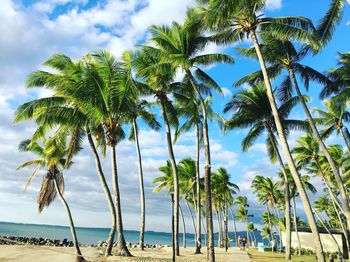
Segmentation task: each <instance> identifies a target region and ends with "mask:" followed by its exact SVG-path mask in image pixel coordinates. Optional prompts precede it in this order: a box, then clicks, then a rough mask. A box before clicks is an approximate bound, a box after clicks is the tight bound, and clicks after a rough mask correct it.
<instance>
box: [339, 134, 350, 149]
mask: <svg viewBox="0 0 350 262" xmlns="http://www.w3.org/2000/svg"><path fill="white" fill-rule="evenodd" d="M340 133H341V136H342V138H343V140H344V143H345V145H346V147H347V148H348V152H350V145H349V143H348V140H347V139H346V136H345V134H344V130H343V129H342V128H341V129H340Z"/></svg>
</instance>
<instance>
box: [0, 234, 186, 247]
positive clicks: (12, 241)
mask: <svg viewBox="0 0 350 262" xmlns="http://www.w3.org/2000/svg"><path fill="white" fill-rule="evenodd" d="M1 245H4V246H13V245H19V246H21V245H28V246H49V247H73V246H74V243H73V241H71V240H68V239H67V238H64V239H63V240H60V239H51V238H42V237H21V236H0V246H1ZM116 245H117V242H114V244H113V247H115V246H116ZM126 245H127V247H128V248H130V249H136V248H139V247H140V245H139V244H138V243H130V242H126ZM79 246H80V247H92V248H105V247H106V246H107V243H106V241H104V240H100V241H98V243H97V244H91V245H85V244H79ZM163 247H171V246H169V245H160V244H145V248H149V249H155V248H157V249H159V248H163ZM189 248H190V247H189Z"/></svg>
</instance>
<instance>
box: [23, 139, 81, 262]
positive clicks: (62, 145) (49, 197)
mask: <svg viewBox="0 0 350 262" xmlns="http://www.w3.org/2000/svg"><path fill="white" fill-rule="evenodd" d="M43 144H44V145H43V146H40V145H39V143H37V142H32V141H31V140H25V141H23V142H21V143H20V145H19V150H20V151H22V152H31V153H33V154H35V155H36V156H37V158H36V159H34V160H30V161H27V162H25V163H24V164H22V165H20V166H19V167H18V168H17V170H20V169H23V168H26V167H29V166H36V167H35V169H34V172H33V174H32V175H31V176H30V177H29V179H28V182H27V184H26V186H25V190H26V189H27V187H28V186H29V185H30V184H31V182H32V180H33V179H34V177H35V175H36V174H37V173H38V171H39V170H40V169H42V168H45V169H46V174H45V175H44V178H43V181H42V183H41V186H40V191H39V194H38V198H37V203H38V211H39V213H41V212H42V211H43V209H44V207H48V206H49V205H50V204H51V203H52V202H53V201H54V200H55V198H56V196H58V197H59V199H60V201H61V203H62V204H63V206H64V208H65V210H66V212H67V216H68V220H69V227H70V232H71V236H72V240H73V243H74V248H75V255H76V261H85V259H84V257H83V255H82V253H81V251H80V247H79V243H78V238H77V234H76V231H75V227H74V222H73V217H72V214H71V211H70V208H69V206H68V204H67V201H66V200H65V198H64V196H63V191H64V177H63V170H64V169H67V168H69V167H70V165H71V164H72V162H69V163H67V162H66V159H65V156H66V153H67V147H66V137H65V136H64V137H62V135H60V134H57V135H55V136H53V137H51V138H50V139H48V140H46V139H43Z"/></svg>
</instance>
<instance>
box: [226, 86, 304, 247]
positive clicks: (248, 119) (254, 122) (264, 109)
mask: <svg viewBox="0 0 350 262" xmlns="http://www.w3.org/2000/svg"><path fill="white" fill-rule="evenodd" d="M297 103H298V99H297V98H291V99H289V100H288V101H286V102H284V103H283V104H282V105H281V106H280V107H279V108H278V112H279V114H280V116H281V121H282V124H283V126H284V129H285V132H286V134H288V131H289V130H293V129H294V130H298V129H307V127H308V126H307V123H305V122H304V121H301V120H292V119H288V115H289V114H290V112H291V110H292V109H293V108H294V107H295V106H296V105H297ZM230 111H232V112H234V114H233V115H232V116H231V117H230V119H229V120H228V121H226V129H229V130H230V129H236V128H243V127H244V128H245V127H250V129H249V131H248V134H247V136H246V137H245V138H244V139H243V140H242V142H241V144H242V149H243V151H248V150H249V148H250V147H251V146H252V145H253V143H254V142H255V141H256V139H257V138H258V137H259V136H261V135H262V134H264V131H266V133H267V135H268V136H267V138H266V142H265V143H266V147H267V151H268V153H269V157H270V160H271V162H273V163H274V162H275V161H276V160H278V162H279V164H280V166H281V168H282V169H283V168H284V163H283V160H282V157H281V154H280V152H279V149H278V144H277V138H276V125H275V123H274V118H273V114H272V110H271V107H270V104H269V102H268V97H267V94H266V88H265V86H264V85H263V84H262V83H258V84H254V85H253V86H252V88H250V89H248V90H240V91H238V92H237V93H236V94H235V95H234V96H233V97H232V98H231V100H230V101H229V102H228V103H227V104H226V106H225V108H224V112H225V113H226V112H230ZM284 173H285V172H284ZM285 177H286V174H285ZM285 181H286V179H285ZM288 188H289V185H288V182H287V183H286V184H285V190H284V193H285V202H286V203H285V209H286V210H285V217H286V236H287V237H286V250H287V253H288V250H290V246H291V226H290V225H291V222H290V221H291V219H290V197H289V190H288Z"/></svg>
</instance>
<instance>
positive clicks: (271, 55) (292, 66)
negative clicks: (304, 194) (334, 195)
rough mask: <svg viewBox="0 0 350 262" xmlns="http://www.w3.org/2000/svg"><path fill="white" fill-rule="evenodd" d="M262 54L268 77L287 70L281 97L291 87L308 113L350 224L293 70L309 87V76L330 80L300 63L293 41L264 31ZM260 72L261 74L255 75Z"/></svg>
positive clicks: (332, 163)
mask: <svg viewBox="0 0 350 262" xmlns="http://www.w3.org/2000/svg"><path fill="white" fill-rule="evenodd" d="M260 49H261V52H262V54H263V55H264V58H265V61H267V62H269V63H270V64H271V65H270V66H269V67H268V68H267V70H269V71H270V72H273V73H270V77H275V76H277V75H279V73H280V72H281V71H282V70H286V71H287V73H288V75H287V77H286V78H285V79H284V80H283V84H282V86H281V90H280V92H281V94H282V97H284V98H288V97H290V96H291V93H292V90H293V89H294V90H295V91H296V93H297V95H298V97H299V100H300V104H301V105H302V107H303V110H304V112H305V115H306V116H307V120H308V122H309V124H310V128H311V130H312V134H313V135H314V137H315V138H316V140H317V143H318V144H319V146H320V149H321V150H322V152H323V154H324V155H325V157H326V158H327V160H328V162H329V164H330V166H331V168H332V172H333V173H334V178H335V180H336V181H337V185H338V187H339V189H340V196H341V199H342V202H343V205H344V210H345V212H346V218H347V223H348V227H350V207H349V200H348V197H347V196H346V190H345V187H344V183H343V181H342V178H341V175H340V174H339V172H338V169H337V168H336V163H335V161H334V159H333V158H332V157H331V155H330V152H329V150H328V149H327V146H326V145H325V143H324V141H323V139H322V137H321V134H320V132H319V131H318V129H317V126H316V123H315V120H314V119H313V117H312V115H311V112H310V109H309V108H308V106H307V104H306V101H305V99H304V97H303V95H302V94H301V90H300V86H299V83H298V81H297V78H296V74H299V76H300V78H301V79H303V80H304V82H305V84H304V85H305V88H306V89H308V87H309V79H313V80H316V81H318V82H321V83H325V84H327V83H328V82H329V80H328V79H327V77H325V76H323V75H322V74H320V73H319V72H317V71H316V70H314V69H312V68H311V67H308V66H306V65H303V64H301V63H300V60H301V59H302V58H303V57H304V54H303V50H301V51H298V50H297V49H296V48H295V47H294V45H293V43H292V42H290V41H286V40H284V41H282V40H276V39H272V38H271V35H270V34H267V35H266V36H264V37H263V44H262V45H261V47H260ZM241 50H242V52H243V53H245V54H247V55H251V54H253V56H255V57H256V54H255V49H254V48H252V49H241ZM258 75H260V76H258ZM261 78H262V73H261V72H260V73H259V72H255V73H253V74H251V75H249V76H246V77H244V78H243V79H245V80H246V79H250V80H249V81H254V79H257V80H258V81H260V79H261ZM243 79H241V80H239V81H238V83H239V84H241V83H242V82H244V80H243Z"/></svg>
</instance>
